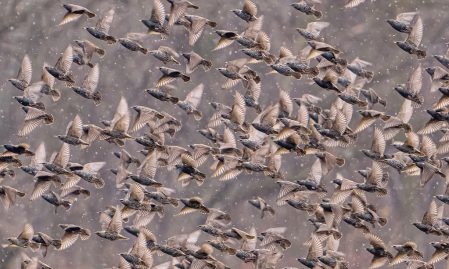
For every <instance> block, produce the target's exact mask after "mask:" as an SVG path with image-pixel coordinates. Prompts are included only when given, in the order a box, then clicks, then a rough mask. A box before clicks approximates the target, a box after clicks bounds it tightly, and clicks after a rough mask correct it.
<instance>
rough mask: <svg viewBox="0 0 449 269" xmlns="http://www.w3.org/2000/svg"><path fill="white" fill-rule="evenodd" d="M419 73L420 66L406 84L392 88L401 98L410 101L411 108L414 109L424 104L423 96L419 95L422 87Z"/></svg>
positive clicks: (420, 71) (420, 70)
mask: <svg viewBox="0 0 449 269" xmlns="http://www.w3.org/2000/svg"><path fill="white" fill-rule="evenodd" d="M421 73H422V68H421V64H420V65H419V66H418V68H417V69H416V70H415V72H414V73H413V75H412V76H411V77H410V79H409V80H408V82H407V84H401V85H398V86H396V87H395V88H394V89H395V91H397V92H398V93H399V94H400V95H401V96H402V97H404V98H405V99H408V100H410V101H412V106H413V107H414V108H419V107H421V106H422V104H423V103H424V96H423V95H422V94H420V93H419V91H420V90H421V86H422V74H421Z"/></svg>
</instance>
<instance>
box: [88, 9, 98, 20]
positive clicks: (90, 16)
mask: <svg viewBox="0 0 449 269" xmlns="http://www.w3.org/2000/svg"><path fill="white" fill-rule="evenodd" d="M86 15H87V16H89V18H90V19H92V18H94V17H95V16H97V15H95V13H92V12H90V11H86Z"/></svg>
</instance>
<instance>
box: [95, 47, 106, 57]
mask: <svg viewBox="0 0 449 269" xmlns="http://www.w3.org/2000/svg"><path fill="white" fill-rule="evenodd" d="M95 52H96V53H97V54H98V55H99V56H100V57H101V58H103V56H104V55H105V54H106V51H105V50H104V49H100V48H96V49H95Z"/></svg>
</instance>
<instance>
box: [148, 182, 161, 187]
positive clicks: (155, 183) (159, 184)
mask: <svg viewBox="0 0 449 269" xmlns="http://www.w3.org/2000/svg"><path fill="white" fill-rule="evenodd" d="M163 186H164V184H162V183H159V182H154V183H153V184H151V187H155V188H161V187H163Z"/></svg>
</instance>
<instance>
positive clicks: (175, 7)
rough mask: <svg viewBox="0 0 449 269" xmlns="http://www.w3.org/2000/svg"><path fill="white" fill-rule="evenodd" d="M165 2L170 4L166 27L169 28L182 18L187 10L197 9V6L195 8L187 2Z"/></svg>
mask: <svg viewBox="0 0 449 269" xmlns="http://www.w3.org/2000/svg"><path fill="white" fill-rule="evenodd" d="M167 1H168V2H169V3H170V4H171V9H170V17H169V19H168V27H171V26H172V25H173V24H175V22H176V21H178V20H179V19H180V18H182V17H183V16H184V15H185V13H186V11H187V9H188V8H193V9H199V7H198V6H195V5H194V4H192V3H190V2H189V1H187V0H167Z"/></svg>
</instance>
